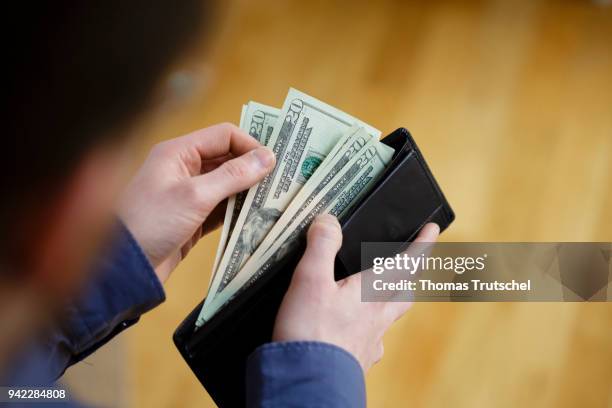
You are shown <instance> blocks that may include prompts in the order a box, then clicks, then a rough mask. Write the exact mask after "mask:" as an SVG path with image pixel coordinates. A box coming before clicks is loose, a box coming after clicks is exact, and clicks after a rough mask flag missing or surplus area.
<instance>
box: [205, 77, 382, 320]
mask: <svg viewBox="0 0 612 408" xmlns="http://www.w3.org/2000/svg"><path fill="white" fill-rule="evenodd" d="M355 123H358V124H360V125H361V126H362V127H364V128H365V129H366V130H367V132H368V133H370V134H371V135H373V136H374V137H378V136H379V135H380V131H378V130H377V129H375V128H373V127H371V126H369V125H367V124H365V123H363V122H361V121H359V120H358V119H356V118H354V117H352V116H350V115H348V114H346V113H344V112H342V111H340V110H338V109H336V108H334V107H332V106H329V105H327V104H325V103H323V102H321V101H319V100H317V99H315V98H313V97H311V96H309V95H306V94H304V93H302V92H300V91H298V90H295V89H290V90H289V93H288V95H287V97H286V99H285V103H284V104H283V108H282V110H281V113H280V118H279V120H278V122H277V123H276V125H275V127H274V130H273V132H272V134H271V136H270V139H269V141H268V143H267V145H268V146H269V147H271V148H272V150H273V151H274V153H275V155H276V158H277V165H276V166H275V168H274V170H273V171H272V172H271V173H270V174H269V175H268V176H266V177H265V178H264V179H263V180H262V181H261V182H260V183H258V184H257V185H256V186H254V187H253V188H251V189H250V190H249V192H248V194H247V196H246V198H245V202H244V205H243V210H242V211H241V212H240V214H239V215H238V217H237V220H236V222H235V225H234V229H233V231H232V233H231V234H230V236H229V240H228V242H227V245H226V248H225V251H224V253H223V256H222V258H221V261H220V262H219V265H218V268H217V273H215V277H214V278H213V280H212V282H211V286H210V289H209V294H208V296H207V298H206V302H205V304H204V306H203V309H205V308H206V307H207V306H208V304H210V303H211V302H212V300H213V299H214V297H215V296H216V294H218V293H219V292H220V291H221V290H223V288H224V287H225V286H227V284H229V282H230V281H231V280H232V279H233V278H234V276H236V274H237V273H238V271H239V270H240V267H241V266H242V265H243V264H244V263H245V262H246V260H247V259H248V258H249V257H250V255H251V254H252V253H253V252H254V251H255V249H256V248H257V247H258V246H259V244H260V243H261V241H262V240H263V239H264V238H265V236H266V234H267V232H268V231H269V230H270V228H271V227H272V226H273V225H274V223H275V222H276V220H277V219H278V218H279V217H280V215H281V213H282V211H283V210H284V209H285V207H286V206H287V205H288V204H289V202H290V201H291V199H292V198H293V196H294V195H295V194H296V193H297V192H298V191H299V189H300V188H301V186H302V185H304V183H305V182H306V181H307V180H308V178H310V176H311V175H312V174H313V173H314V171H315V170H316V169H317V167H318V166H319V165H320V164H321V162H322V161H323V160H324V159H325V157H326V156H327V155H328V154H329V153H330V152H331V151H332V149H333V148H334V147H335V146H336V144H337V143H338V141H339V140H340V139H341V137H342V135H343V132H344V131H345V130H347V129H348V128H350V127H351V126H352V125H353V124H355ZM199 323H202V322H201V321H199Z"/></svg>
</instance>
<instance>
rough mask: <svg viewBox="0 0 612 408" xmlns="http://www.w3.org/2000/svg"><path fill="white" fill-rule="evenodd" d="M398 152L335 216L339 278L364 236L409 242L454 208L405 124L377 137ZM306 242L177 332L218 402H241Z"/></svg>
mask: <svg viewBox="0 0 612 408" xmlns="http://www.w3.org/2000/svg"><path fill="white" fill-rule="evenodd" d="M382 142H383V143H385V144H387V145H389V146H391V147H393V148H394V149H395V154H394V156H393V159H392V160H391V163H390V164H389V165H388V166H387V168H386V169H385V171H384V173H383V175H382V176H381V178H380V179H379V180H378V182H377V183H376V185H375V186H374V187H373V188H372V189H371V190H370V193H369V194H368V195H367V196H365V197H364V198H363V199H362V200H361V202H359V203H357V204H356V205H355V206H354V207H353V210H352V211H350V213H349V214H347V216H345V217H344V218H343V219H341V220H340V223H341V225H342V231H343V237H344V238H343V243H342V248H341V249H340V251H339V252H338V255H337V257H336V265H335V273H336V279H342V278H343V277H346V276H348V275H351V274H353V273H356V272H359V271H360V270H361V261H362V259H361V243H362V242H377V241H380V242H405V243H407V242H410V241H412V240H413V239H414V238H415V236H416V234H417V233H418V232H419V230H420V229H421V227H422V226H423V225H425V224H426V223H428V222H435V223H437V224H438V225H439V226H440V230H441V231H443V230H444V229H446V227H448V225H449V224H450V223H451V222H452V221H453V220H454V218H455V214H454V213H453V210H452V209H451V207H450V206H449V204H448V202H447V201H446V198H445V197H444V195H443V194H442V191H441V190H440V187H439V186H438V184H437V183H436V180H435V179H434V177H433V175H432V174H431V171H430V170H429V167H427V164H426V163H425V159H424V158H423V156H422V155H421V152H420V151H419V149H418V147H417V145H416V144H415V142H414V140H413V139H412V137H411V136H410V133H409V132H408V131H407V130H406V129H404V128H400V129H397V130H396V131H395V132H393V133H391V134H390V135H389V136H387V137H385V138H384V139H383V140H382ZM303 249H304V245H303V244H302V245H301V246H300V247H299V248H297V249H296V250H295V251H294V252H293V253H291V254H289V255H288V256H286V257H285V258H284V259H283V260H282V261H281V262H279V263H278V264H277V265H276V266H275V267H274V268H273V269H271V270H269V271H268V273H266V274H264V275H262V276H261V277H260V278H259V279H258V280H257V281H255V283H253V284H252V285H251V286H249V287H248V288H246V289H244V290H243V291H241V292H240V293H238V294H237V295H236V297H235V298H234V299H232V301H231V302H230V303H228V304H227V305H226V306H225V307H223V308H222V309H221V310H219V312H217V313H216V314H215V315H214V316H213V317H212V319H211V320H209V321H208V322H206V324H205V325H204V326H202V327H201V328H199V329H197V330H195V321H196V319H197V316H198V313H199V311H200V308H201V307H202V303H203V302H201V303H200V304H199V305H197V306H196V307H195V308H194V309H193V311H192V312H191V313H190V314H189V315H188V316H187V317H186V318H185V320H184V321H183V322H182V323H181V325H180V326H179V327H178V328H177V329H176V331H175V333H174V343H175V345H176V347H177V348H178V350H179V352H180V353H181V355H182V356H183V358H184V359H185V361H186V362H187V364H188V365H189V367H190V368H191V370H192V371H193V372H194V374H195V375H196V377H197V378H198V380H200V382H201V383H202V385H203V386H204V388H206V390H207V391H208V393H209V394H210V395H211V397H212V398H213V400H214V401H215V402H216V403H217V405H219V406H220V407H241V406H244V405H245V389H246V386H245V372H246V362H247V358H248V356H249V355H250V354H251V353H252V352H253V351H254V350H255V349H256V348H257V347H258V346H260V345H262V344H264V343H267V342H269V341H270V340H271V336H272V328H273V325H274V320H275V318H276V313H277V311H278V308H279V306H280V303H281V301H282V299H283V296H284V294H285V292H286V290H287V288H288V286H289V282H290V280H291V276H292V274H293V270H294V268H295V266H296V264H297V262H298V261H299V259H300V258H301V254H302V252H303Z"/></svg>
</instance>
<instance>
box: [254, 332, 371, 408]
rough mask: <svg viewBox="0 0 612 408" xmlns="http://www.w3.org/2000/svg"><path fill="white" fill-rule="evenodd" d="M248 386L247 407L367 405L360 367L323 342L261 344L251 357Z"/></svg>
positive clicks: (342, 350) (345, 352)
mask: <svg viewBox="0 0 612 408" xmlns="http://www.w3.org/2000/svg"><path fill="white" fill-rule="evenodd" d="M246 384H247V392H246V397H247V406H248V407H289V406H290V407H351V408H359V407H365V406H366V398H365V383H364V378H363V371H362V369H361V366H360V365H359V363H358V362H357V360H356V359H355V357H353V355H352V354H350V353H349V352H347V351H345V350H344V349H342V348H340V347H337V346H334V345H331V344H327V343H319V342H281V343H268V344H264V345H263V346H261V347H259V348H257V349H256V350H255V351H254V352H253V353H252V354H251V356H250V357H249V360H248V362H247V378H246Z"/></svg>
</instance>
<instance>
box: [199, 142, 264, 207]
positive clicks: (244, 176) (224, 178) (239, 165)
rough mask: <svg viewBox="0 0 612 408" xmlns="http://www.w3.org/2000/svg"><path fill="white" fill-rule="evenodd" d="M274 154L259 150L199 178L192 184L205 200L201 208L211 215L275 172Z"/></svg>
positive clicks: (222, 165)
mask: <svg viewBox="0 0 612 408" xmlns="http://www.w3.org/2000/svg"><path fill="white" fill-rule="evenodd" d="M275 163H276V159H275V157H274V153H272V151H271V150H270V149H268V148H266V147H258V148H257V149H253V150H251V151H249V152H247V153H245V154H243V155H242V156H239V157H236V158H235V159H231V160H228V161H226V162H224V163H223V164H221V165H220V166H219V167H217V168H216V169H214V170H213V171H210V172H208V173H205V174H202V175H199V176H196V177H194V178H193V182H194V183H195V184H196V186H195V188H196V190H197V191H198V196H199V197H202V200H203V201H202V202H201V204H202V205H203V206H204V207H205V208H206V209H207V212H210V211H212V209H213V208H215V207H216V206H217V204H219V203H220V202H221V201H223V200H225V199H226V198H228V197H229V196H231V195H234V194H236V193H239V192H241V191H244V190H248V189H249V188H250V187H252V186H254V185H255V184H256V183H257V182H259V181H260V180H261V179H263V178H264V177H265V176H266V175H267V174H268V173H270V171H271V170H272V169H273V168H274V164H275Z"/></svg>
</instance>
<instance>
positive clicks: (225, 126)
mask: <svg viewBox="0 0 612 408" xmlns="http://www.w3.org/2000/svg"><path fill="white" fill-rule="evenodd" d="M217 126H218V128H219V130H220V131H222V132H224V133H232V132H235V131H236V130H237V129H238V126H236V125H234V124H233V123H230V122H221V123H219V124H218V125H217Z"/></svg>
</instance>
